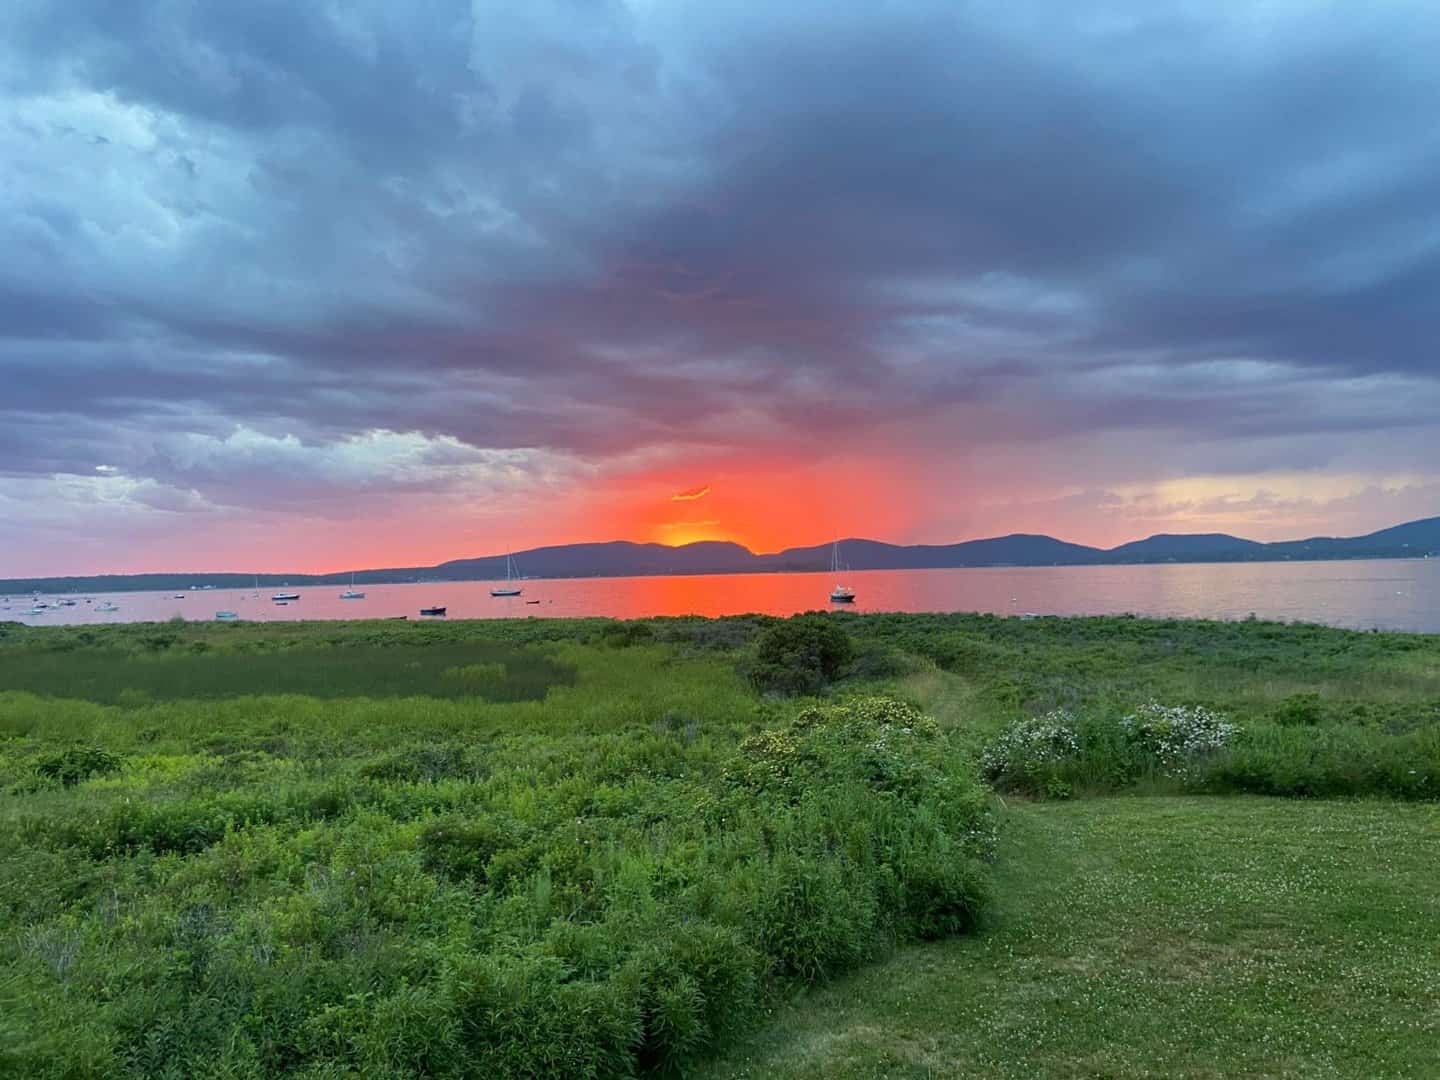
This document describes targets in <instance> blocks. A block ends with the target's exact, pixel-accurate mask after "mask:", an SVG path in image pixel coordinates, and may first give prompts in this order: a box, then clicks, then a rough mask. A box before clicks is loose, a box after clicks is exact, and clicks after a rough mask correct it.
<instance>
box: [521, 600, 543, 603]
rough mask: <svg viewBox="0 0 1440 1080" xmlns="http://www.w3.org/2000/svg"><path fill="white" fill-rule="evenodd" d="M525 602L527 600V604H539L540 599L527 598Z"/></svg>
mask: <svg viewBox="0 0 1440 1080" xmlns="http://www.w3.org/2000/svg"><path fill="white" fill-rule="evenodd" d="M525 602H526V603H527V604H538V603H539V602H540V601H539V600H526V601H525Z"/></svg>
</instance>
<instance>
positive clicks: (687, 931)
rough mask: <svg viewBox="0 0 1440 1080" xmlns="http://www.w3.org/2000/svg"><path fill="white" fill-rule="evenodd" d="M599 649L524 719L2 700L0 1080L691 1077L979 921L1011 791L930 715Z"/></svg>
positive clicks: (650, 648) (87, 660) (181, 644)
mask: <svg viewBox="0 0 1440 1080" xmlns="http://www.w3.org/2000/svg"><path fill="white" fill-rule="evenodd" d="M325 632H326V633H333V630H327V631H325ZM584 632H585V633H586V634H589V633H590V630H589V628H584ZM577 636H578V635H577ZM596 641H597V643H596V644H593V645H584V644H579V643H576V642H574V641H571V642H560V643H551V644H548V645H544V646H528V645H527V646H523V650H533V649H535V648H540V649H541V651H540V652H536V653H535V654H534V657H533V658H532V659H534V660H535V661H536V662H540V661H543V663H544V664H546V665H553V667H554V668H555V669H556V670H561V671H565V672H567V673H568V677H567V678H565V679H560V680H557V681H554V682H552V683H551V684H550V685H549V686H548V689H547V692H546V694H545V696H544V697H543V698H530V699H528V700H498V701H497V700H490V699H487V698H486V697H484V696H483V695H470V696H450V697H435V696H430V695H422V694H417V693H414V689H415V688H413V687H411V688H407V687H405V686H404V685H403V683H401V684H400V685H398V686H392V687H391V688H392V689H394V690H396V691H400V690H405V691H406V692H407V694H408V696H385V695H381V696H372V697H356V698H342V697H326V696H316V695H300V694H293V693H292V694H284V695H270V694H255V695H246V696H239V697H216V698H210V697H207V696H204V695H200V696H196V697H192V698H174V699H171V698H166V697H163V696H162V695H154V696H152V697H151V698H150V699H147V700H139V699H136V698H134V697H131V698H127V699H126V700H125V701H124V702H123V703H107V702H106V701H104V700H101V701H82V700H76V699H74V698H69V697H65V696H64V695H63V689H64V686H63V684H56V685H48V686H47V689H49V690H50V691H51V692H50V693H47V694H37V693H34V692H32V691H16V690H7V691H4V692H0V784H3V791H4V794H3V797H0V964H3V966H4V970H5V972H6V974H5V977H4V979H3V980H0V1017H3V1019H0V1036H3V1040H0V1073H4V1074H5V1075H17V1076H19V1075H24V1076H37V1077H42V1076H105V1077H110V1076H137V1077H139V1076H144V1077H168V1076H174V1077H182V1076H184V1077H189V1076H195V1075H233V1076H253V1077H262V1076H265V1077H269V1076H281V1075H296V1076H300V1075H305V1076H339V1075H366V1076H396V1077H399V1076H441V1077H444V1076H455V1077H459V1076H487V1077H490V1076H494V1077H505V1076H516V1077H520V1076H524V1077H532V1076H556V1077H606V1076H628V1075H632V1074H634V1073H635V1072H636V1071H637V1070H657V1071H661V1072H665V1071H670V1072H673V1071H676V1070H679V1069H681V1068H683V1067H684V1066H685V1065H686V1063H689V1062H692V1061H694V1060H695V1059H696V1058H697V1057H698V1056H699V1055H702V1054H704V1053H705V1052H706V1051H707V1050H708V1049H709V1048H711V1047H713V1046H715V1045H716V1044H717V1043H718V1042H720V1041H722V1040H724V1039H725V1038H727V1037H728V1035H729V1034H730V1033H731V1032H733V1031H735V1030H736V1029H737V1028H740V1027H743V1026H744V1025H746V1024H747V1023H748V1022H750V1021H751V1020H752V1019H753V1018H754V1017H756V1016H757V1014H758V1013H759V1011H760V1010H761V1009H762V1008H763V1006H764V1005H765V1003H766V1002H767V1001H770V1000H771V999H772V998H773V996H774V995H775V994H776V993H777V992H778V991H779V990H781V989H782V988H784V987H786V986H790V985H797V984H803V983H807V982H810V981H814V980H817V979H823V978H826V977H828V976H829V975H831V974H833V973H835V972H838V971H841V970H844V969H846V968H848V967H851V966H854V965H856V964H859V963H861V962H863V961H864V960H866V959H867V958H869V957H871V956H873V955H875V954H876V953H877V952H879V951H883V950H885V949H887V948H889V947H890V946H891V945H892V944H893V943H894V942H895V941H898V940H905V939H910V938H916V937H925V936H933V935H938V934H946V933H952V932H955V931H957V930H963V929H965V928H966V927H968V926H970V925H971V924H972V923H973V921H974V919H975V918H976V915H977V912H978V911H979V909H980V906H981V905H982V903H983V901H984V897H985V882H986V877H987V875H986V870H985V865H984V863H985V858H986V856H987V854H988V852H989V849H990V845H991V843H992V839H993V837H992V835H991V829H990V826H989V818H988V811H987V806H988V799H987V794H986V792H985V789H984V788H983V787H981V786H980V785H979V783H978V782H977V780H976V779H975V776H974V770H973V767H972V766H971V765H970V763H969V762H968V761H967V760H965V759H964V757H963V756H962V755H961V754H960V753H959V752H958V751H957V749H956V747H955V745H954V743H953V742H952V740H951V739H950V738H949V737H948V736H947V735H946V734H945V733H943V732H941V731H940V730H939V728H938V727H937V726H936V725H935V724H934V723H933V722H929V721H927V720H926V718H925V717H923V716H922V715H920V714H919V713H917V712H916V711H915V710H914V709H912V708H910V707H908V706H905V705H902V704H899V703H896V702H893V701H890V700H887V699H869V698H867V699H862V700H859V701H855V702H851V703H848V704H830V705H824V706H820V707H812V708H808V709H802V710H795V709H789V710H781V711H780V712H777V710H776V709H775V707H773V706H770V707H765V708H763V709H762V708H760V707H759V705H758V702H757V700H756V698H755V697H754V695H753V693H752V692H751V691H750V690H749V689H748V687H747V686H746V685H745V684H744V683H743V682H742V681H741V679H740V678H739V677H738V676H737V674H736V673H735V671H734V660H733V658H732V657H729V656H720V657H712V656H710V655H708V651H707V650H703V649H702V650H699V651H698V652H697V653H696V654H695V655H691V656H688V657H682V656H680V655H678V654H677V653H676V651H675V648H674V647H673V646H662V645H654V644H645V643H644V640H643V635H642V636H641V638H640V639H638V640H637V642H633V643H632V642H628V641H627V642H612V643H609V644H601V643H599V638H598V636H597V638H596ZM253 644H254V641H253V639H251V644H249V645H247V646H246V648H247V649H248V648H251V647H252V646H253ZM313 644H314V642H313V641H307V639H306V638H305V637H304V636H303V635H297V636H296V637H294V638H293V639H290V640H289V641H287V642H286V643H285V644H284V645H282V646H281V648H282V649H283V650H285V652H284V653H283V654H282V655H290V654H293V655H295V656H297V657H299V658H302V659H303V658H304V657H305V655H306V650H307V649H309V648H311V647H312V646H313ZM617 644H622V645H624V647H619V648H617V647H616V645H617ZM328 647H333V649H334V651H335V652H336V653H342V652H343V651H344V650H345V649H347V648H353V649H354V650H355V651H354V654H353V655H354V656H356V657H359V656H363V655H366V653H367V651H369V650H372V649H373V648H375V647H376V643H374V642H369V643H364V644H358V645H345V644H334V645H333V646H328ZM436 647H437V649H440V650H441V651H445V650H446V649H447V648H449V646H448V645H447V644H446V643H444V642H440V643H437V645H436ZM511 647H512V648H516V649H521V648H522V646H520V645H518V644H513V645H512V646H511ZM21 648H23V649H25V650H34V648H35V646H34V644H33V643H27V644H25V645H23V646H21ZM107 648H109V645H108V643H106V642H105V641H104V639H103V638H101V639H100V640H99V641H98V642H91V643H84V644H78V645H77V646H76V647H75V648H74V649H71V650H69V651H68V653H67V655H68V656H69V659H70V662H71V664H72V665H74V667H75V669H76V671H77V672H78V673H80V674H83V673H84V670H85V668H86V665H87V664H91V663H95V664H97V665H98V666H100V667H102V668H103V667H106V665H108V664H110V663H111V660H112V659H113V658H112V657H109V656H105V655H103V654H104V653H105V652H106V650H107ZM187 649H188V643H187V641H186V640H185V638H184V637H183V636H182V637H181V638H179V639H177V640H176V641H174V642H171V643H170V644H167V645H165V646H163V649H162V650H160V651H171V650H174V651H175V652H176V653H177V655H176V656H175V657H173V658H171V659H170V660H168V661H163V660H162V661H153V660H148V659H146V660H140V659H138V658H137V660H136V661H135V662H136V663H137V664H139V663H157V662H158V663H164V662H172V663H176V664H192V663H195V661H194V660H193V659H192V658H193V657H194V656H196V655H199V656H201V657H202V659H206V660H209V659H210V657H209V656H208V654H205V653H198V654H196V653H191V652H188V651H187ZM144 651H149V650H148V648H147V649H146V650H144ZM217 651H219V652H220V653H221V654H222V655H225V650H224V649H220V650H217ZM244 652H245V650H239V649H237V650H236V651H235V653H234V655H244ZM482 654H483V650H481V652H479V653H477V654H476V655H482ZM137 655H138V654H137ZM450 659H453V658H450ZM304 662H306V663H308V662H309V661H308V660H304ZM523 662H529V660H528V659H526V658H521V660H519V661H517V660H516V659H515V658H514V657H513V656H512V657H510V658H508V659H507V660H506V661H505V663H506V665H507V670H508V669H509V668H510V667H511V665H513V664H515V663H523ZM436 663H437V664H438V663H439V661H437V662H436ZM481 663H483V661H482V662H481ZM434 666H435V665H429V666H428V667H427V669H426V670H427V671H433V669H434ZM205 670H208V671H212V672H225V671H226V670H227V669H225V668H223V667H210V668H203V667H202V668H195V669H193V671H205ZM402 670H404V669H402ZM445 670H446V669H445V668H440V669H439V674H438V675H437V676H436V677H437V678H443V677H444V672H445ZM493 675H494V672H493V670H487V669H483V668H482V670H481V671H480V672H479V673H478V677H479V678H480V679H482V680H483V679H488V678H491V677H493ZM187 677H197V676H195V675H193V673H192V674H191V675H188V676H187ZM225 677H226V678H228V677H229V676H228V674H227V675H225ZM427 678H428V676H427ZM422 681H423V680H422ZM71 684H72V685H75V686H77V687H87V689H86V691H85V692H87V693H93V694H94V696H96V697H100V698H102V699H103V698H106V697H110V696H114V695H110V694H109V693H108V691H107V692H104V693H102V692H99V691H97V690H94V689H93V687H91V684H86V683H85V681H84V680H83V679H75V680H72V683H71ZM167 685H169V686H170V687H174V686H176V685H178V684H176V683H171V684H167ZM787 717H788V719H787Z"/></svg>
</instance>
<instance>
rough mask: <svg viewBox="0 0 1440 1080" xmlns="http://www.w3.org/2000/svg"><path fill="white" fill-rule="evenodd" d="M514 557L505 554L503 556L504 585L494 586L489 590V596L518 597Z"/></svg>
mask: <svg viewBox="0 0 1440 1080" xmlns="http://www.w3.org/2000/svg"><path fill="white" fill-rule="evenodd" d="M515 581H516V577H515V557H514V556H513V555H510V554H507V555H506V556H505V584H504V585H496V586H495V587H494V588H493V589H491V590H490V595H491V596H519V595H520V586H519V585H516V584H515Z"/></svg>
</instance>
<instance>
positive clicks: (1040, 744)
mask: <svg viewBox="0 0 1440 1080" xmlns="http://www.w3.org/2000/svg"><path fill="white" fill-rule="evenodd" d="M1079 755H1080V737H1079V736H1078V735H1077V734H1076V733H1075V717H1074V715H1073V714H1072V713H1070V712H1069V711H1068V710H1066V709H1052V710H1051V711H1050V712H1048V713H1046V714H1045V715H1044V716H1035V717H1031V718H1030V719H1028V720H1017V721H1015V723H1013V724H1011V725H1010V726H1009V727H1007V728H1006V729H1005V730H1004V731H1003V732H1002V733H1001V734H1000V737H999V738H998V739H996V740H995V741H994V742H993V743H991V744H990V746H989V747H988V748H987V749H986V751H985V753H984V754H982V755H981V757H980V769H981V771H982V772H983V773H984V774H985V777H986V779H988V780H990V781H991V782H993V783H996V784H999V785H1001V786H1004V787H1011V788H1024V789H1028V790H1032V791H1034V792H1035V793H1036V794H1046V793H1050V794H1059V793H1060V791H1061V789H1060V788H1058V787H1057V786H1056V785H1054V784H1050V783H1048V782H1047V781H1048V780H1051V779H1054V766H1056V765H1058V764H1059V763H1061V762H1064V761H1068V760H1070V759H1073V758H1076V757H1078V756H1079Z"/></svg>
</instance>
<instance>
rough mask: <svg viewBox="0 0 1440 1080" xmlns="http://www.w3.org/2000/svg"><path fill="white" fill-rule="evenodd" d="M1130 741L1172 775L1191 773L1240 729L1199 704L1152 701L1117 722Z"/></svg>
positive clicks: (1223, 746) (1220, 715) (1230, 742)
mask: <svg viewBox="0 0 1440 1080" xmlns="http://www.w3.org/2000/svg"><path fill="white" fill-rule="evenodd" d="M1120 726H1121V727H1122V728H1123V729H1124V731H1125V733H1126V735H1127V736H1128V737H1129V738H1130V740H1131V742H1132V743H1133V744H1134V745H1135V746H1136V747H1138V748H1139V749H1140V750H1141V751H1142V752H1143V753H1145V754H1146V755H1147V756H1149V757H1150V758H1152V759H1154V761H1155V762H1156V763H1157V764H1158V765H1159V766H1160V768H1161V770H1162V771H1164V772H1166V773H1168V774H1170V775H1172V776H1182V775H1184V774H1185V773H1186V772H1187V771H1190V770H1193V769H1194V768H1195V767H1196V765H1197V764H1198V763H1199V762H1200V761H1201V760H1202V759H1204V758H1205V757H1207V756H1210V755H1213V754H1216V753H1218V752H1219V751H1221V750H1223V749H1225V748H1226V747H1227V746H1229V745H1231V744H1232V743H1233V741H1234V739H1235V737H1236V736H1237V735H1238V734H1239V733H1240V729H1239V728H1238V727H1236V726H1235V725H1234V724H1232V723H1230V721H1229V720H1228V719H1227V718H1226V717H1225V716H1224V715H1223V714H1221V713H1217V712H1215V711H1214V710H1212V709H1207V708H1205V707H1204V706H1200V705H1161V704H1160V703H1159V702H1156V701H1151V702H1147V703H1146V704H1144V705H1141V706H1140V707H1139V708H1137V709H1136V710H1135V711H1134V712H1133V713H1132V714H1130V715H1129V716H1127V717H1125V718H1124V719H1123V720H1121V721H1120Z"/></svg>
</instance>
